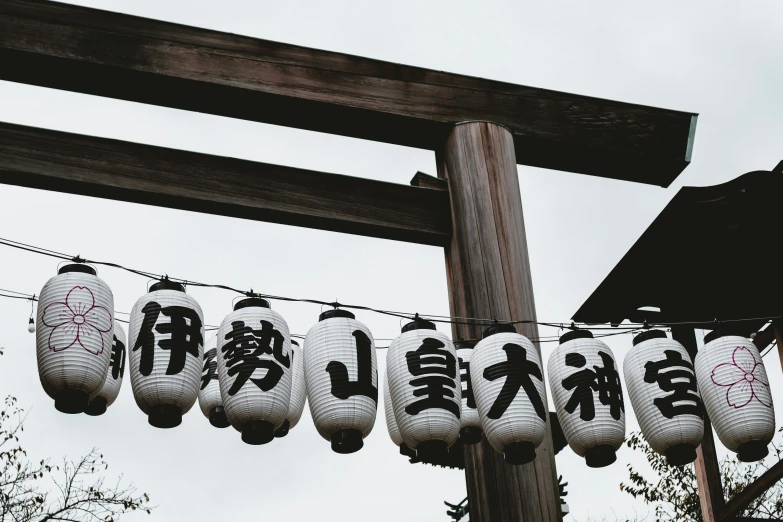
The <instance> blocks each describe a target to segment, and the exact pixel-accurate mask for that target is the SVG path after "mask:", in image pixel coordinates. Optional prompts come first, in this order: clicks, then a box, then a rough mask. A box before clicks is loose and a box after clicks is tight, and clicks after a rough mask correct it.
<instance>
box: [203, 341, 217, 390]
mask: <svg viewBox="0 0 783 522" xmlns="http://www.w3.org/2000/svg"><path fill="white" fill-rule="evenodd" d="M216 359H217V348H212V349H211V350H207V351H206V352H204V369H202V370H201V389H202V390H203V389H204V388H206V387H207V385H208V384H209V383H210V381H212V380H215V379H217V360H216Z"/></svg>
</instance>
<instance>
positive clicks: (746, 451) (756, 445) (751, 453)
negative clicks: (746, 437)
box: [737, 440, 769, 462]
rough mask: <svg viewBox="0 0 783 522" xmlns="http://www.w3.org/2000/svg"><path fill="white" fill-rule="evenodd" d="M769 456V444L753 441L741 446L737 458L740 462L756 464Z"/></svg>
mask: <svg viewBox="0 0 783 522" xmlns="http://www.w3.org/2000/svg"><path fill="white" fill-rule="evenodd" d="M767 455H769V448H768V447H767V444H766V443H765V442H763V441H760V440H751V441H748V442H745V443H742V444H740V447H739V448H737V458H738V459H739V460H740V462H756V461H758V460H761V459H763V458H764V457H766V456H767Z"/></svg>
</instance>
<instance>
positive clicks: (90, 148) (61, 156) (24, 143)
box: [0, 66, 451, 246]
mask: <svg viewBox="0 0 783 522" xmlns="http://www.w3.org/2000/svg"><path fill="white" fill-rule="evenodd" d="M1 68H2V66H0V69H1ZM0 183H6V184H11V185H20V186H24V187H32V188H38V189H46V190H55V191H60V192H69V193H72V194H81V195H85V196H94V197H100V198H110V199H118V200H122V201H130V202H133V203H144V204H148V205H156V206H163V207H170V208H177V209H182V210H191V211H194V212H206V213H209V214H220V215H224V216H231V217H239V218H245V219H254V220H258V221H271V222H274V223H282V224H286V225H295V226H302V227H309V228H316V229H321V230H331V231H335V232H345V233H349V234H360V235H364V236H372V237H380V238H386V239H396V240H399V241H407V242H411V243H423V244H427V245H440V246H442V245H446V244H447V243H448V241H449V238H450V235H451V214H450V210H449V196H448V190H444V189H434V188H421V187H412V186H408V185H398V184H395V183H385V182H382V181H374V180H371V179H363V178H354V177H350V176H341V175H338V174H327V173H324V172H315V171H311V170H303V169H296V168H292V167H282V166H279V165H270V164H267V163H256V162H252V161H244V160H238V159H233V158H225V157H220V156H210V155H207V154H198V153H195V152H185V151H179V150H173V149H166V148H163V147H154V146H150V145H139V144H136V143H128V142H124V141H116V140H109V139H103V138H94V137H89V136H82V135H78V134H69V133H65V132H56V131H51V130H43V129H37V128H32V127H23V126H19V125H12V124H8V123H0Z"/></svg>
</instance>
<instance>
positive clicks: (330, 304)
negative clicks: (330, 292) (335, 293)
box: [329, 297, 340, 309]
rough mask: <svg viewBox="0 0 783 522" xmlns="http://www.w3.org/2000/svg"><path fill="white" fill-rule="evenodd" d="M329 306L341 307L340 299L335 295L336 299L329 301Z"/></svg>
mask: <svg viewBox="0 0 783 522" xmlns="http://www.w3.org/2000/svg"><path fill="white" fill-rule="evenodd" d="M329 306H331V307H332V308H335V309H337V308H340V301H338V300H337V298H336V297H335V299H334V301H332V302H331V303H329Z"/></svg>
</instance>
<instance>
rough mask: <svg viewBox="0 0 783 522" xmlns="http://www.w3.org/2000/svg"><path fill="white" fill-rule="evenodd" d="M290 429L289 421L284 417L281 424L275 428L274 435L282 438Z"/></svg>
mask: <svg viewBox="0 0 783 522" xmlns="http://www.w3.org/2000/svg"><path fill="white" fill-rule="evenodd" d="M290 430H291V423H290V422H289V421H288V419H286V420H285V422H284V423H283V425H282V426H280V427H279V428H277V429H276V430H275V437H277V438H278V439H280V438H283V437H285V436H286V435H288V432H289V431H290Z"/></svg>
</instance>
